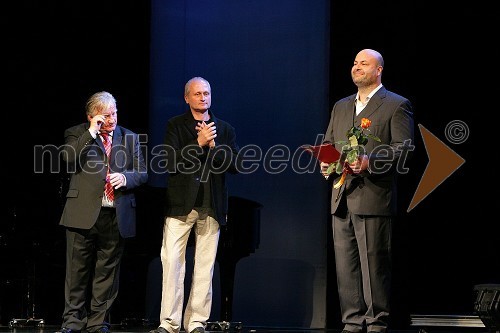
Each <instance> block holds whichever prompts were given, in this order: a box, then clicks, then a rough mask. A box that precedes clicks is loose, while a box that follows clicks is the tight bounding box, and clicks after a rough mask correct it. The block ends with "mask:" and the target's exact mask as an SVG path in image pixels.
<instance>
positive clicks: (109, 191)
mask: <svg viewBox="0 0 500 333" xmlns="http://www.w3.org/2000/svg"><path fill="white" fill-rule="evenodd" d="M101 136H102V138H103V143H104V149H106V155H107V156H108V163H107V164H108V172H107V174H106V184H105V185H104V194H105V195H106V197H107V198H108V200H109V201H114V200H115V193H114V190H113V185H111V183H110V182H109V163H110V160H109V155H110V153H111V140H110V139H109V133H101Z"/></svg>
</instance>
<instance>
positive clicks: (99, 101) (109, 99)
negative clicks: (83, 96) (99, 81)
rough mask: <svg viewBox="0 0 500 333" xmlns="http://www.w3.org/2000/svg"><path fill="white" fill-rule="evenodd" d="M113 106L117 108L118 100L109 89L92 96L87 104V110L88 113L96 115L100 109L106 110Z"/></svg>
mask: <svg viewBox="0 0 500 333" xmlns="http://www.w3.org/2000/svg"><path fill="white" fill-rule="evenodd" d="M112 106H114V107H115V108H116V100H115V98H114V97H113V95H111V94H110V93H109V92H107V91H100V92H97V93H95V94H93V95H92V96H90V98H89V99H88V100H87V104H86V105H85V110H86V111H87V115H89V116H95V115H96V114H98V113H99V111H101V110H106V109H107V108H109V107H112Z"/></svg>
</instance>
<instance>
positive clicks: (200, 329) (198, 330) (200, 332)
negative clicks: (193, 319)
mask: <svg viewBox="0 0 500 333" xmlns="http://www.w3.org/2000/svg"><path fill="white" fill-rule="evenodd" d="M189 333H205V329H204V328H203V327H196V328H195V329H194V330H192V331H191V332H189Z"/></svg>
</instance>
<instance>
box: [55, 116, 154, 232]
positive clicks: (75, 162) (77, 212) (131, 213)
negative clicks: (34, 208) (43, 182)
mask: <svg viewBox="0 0 500 333" xmlns="http://www.w3.org/2000/svg"><path fill="white" fill-rule="evenodd" d="M88 128H89V124H88V123H84V124H80V125H77V126H74V127H71V128H69V129H67V130H66V131H65V132H64V138H65V145H64V148H63V158H64V160H65V161H66V162H67V167H68V172H70V173H71V180H70V184H69V189H68V192H67V194H66V203H65V206H64V210H63V213H62V216H61V220H60V223H59V224H61V225H64V226H66V227H72V228H80V229H90V228H91V227H92V226H93V225H94V223H95V222H96V220H97V217H98V216H99V211H100V210H101V202H102V197H103V191H104V184H105V181H106V172H107V163H110V168H111V170H110V172H120V173H123V174H124V175H125V177H126V179H127V186H126V187H121V188H119V189H118V190H115V207H116V215H117V219H118V227H119V229H120V233H121V235H122V237H124V238H127V237H134V236H135V232H136V226H135V223H136V221H135V216H136V215H135V207H136V203H135V195H134V192H133V189H134V188H136V187H138V186H139V185H141V184H144V183H145V182H146V181H147V179H148V175H147V169H146V163H145V161H144V158H143V155H142V152H141V149H140V145H139V140H138V137H137V134H135V133H133V132H132V131H130V130H128V129H126V128H123V127H120V126H117V127H116V129H115V131H114V133H113V145H112V147H111V157H110V161H109V162H108V161H107V157H106V153H105V150H104V145H103V143H102V140H101V139H100V137H99V136H97V138H96V139H94V138H92V135H91V134H90V132H89V131H88Z"/></svg>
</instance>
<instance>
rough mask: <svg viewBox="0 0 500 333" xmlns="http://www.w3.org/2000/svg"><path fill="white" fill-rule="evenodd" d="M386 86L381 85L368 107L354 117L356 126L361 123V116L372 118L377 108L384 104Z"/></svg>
mask: <svg viewBox="0 0 500 333" xmlns="http://www.w3.org/2000/svg"><path fill="white" fill-rule="evenodd" d="M385 92H386V90H385V88H384V87H381V88H380V89H379V90H378V91H377V92H376V93H375V95H373V96H372V97H371V98H370V100H369V101H368V104H367V105H366V107H365V108H364V109H363V111H361V112H360V113H359V114H358V115H357V116H356V117H355V118H354V126H360V125H361V118H368V119H370V117H371V115H372V114H373V113H374V112H375V111H377V109H378V108H379V107H380V106H381V105H382V98H383V97H384V96H385Z"/></svg>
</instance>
